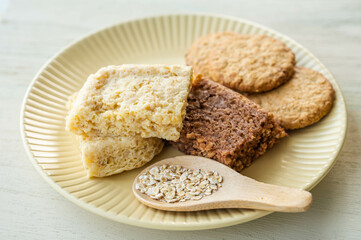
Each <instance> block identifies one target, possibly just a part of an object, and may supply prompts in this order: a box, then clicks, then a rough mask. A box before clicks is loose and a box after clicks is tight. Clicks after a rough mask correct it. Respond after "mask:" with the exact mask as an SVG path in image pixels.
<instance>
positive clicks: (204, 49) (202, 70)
mask: <svg viewBox="0 0 361 240" xmlns="http://www.w3.org/2000/svg"><path fill="white" fill-rule="evenodd" d="M233 35H234V34H233V33H230V32H221V33H212V34H208V35H206V36H203V37H200V38H198V39H196V40H195V41H194V42H193V43H192V45H191V47H190V48H189V50H188V53H187V54H186V57H185V60H186V64H187V65H189V66H192V67H193V73H194V74H195V75H197V74H202V75H203V77H206V78H211V75H212V74H211V73H210V69H209V64H208V60H209V53H210V52H212V51H213V50H214V49H215V48H217V45H218V44H219V43H220V42H223V41H226V39H227V38H229V37H231V36H233Z"/></svg>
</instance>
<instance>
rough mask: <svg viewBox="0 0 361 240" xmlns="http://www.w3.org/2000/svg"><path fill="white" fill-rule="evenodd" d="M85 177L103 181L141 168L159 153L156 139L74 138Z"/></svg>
mask: <svg viewBox="0 0 361 240" xmlns="http://www.w3.org/2000/svg"><path fill="white" fill-rule="evenodd" d="M78 140H79V143H80V152H81V156H82V161H83V165H84V168H85V170H86V171H87V174H88V177H105V176H110V175H113V174H117V173H121V172H123V171H127V170H131V169H134V168H138V167H141V166H143V165H145V164H146V163H147V162H149V161H150V160H152V159H153V157H154V156H155V155H157V154H158V153H160V152H161V151H162V148H163V141H162V140H161V139H159V138H142V137H140V136H132V137H84V136H78Z"/></svg>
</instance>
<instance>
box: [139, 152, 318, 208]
mask: <svg viewBox="0 0 361 240" xmlns="http://www.w3.org/2000/svg"><path fill="white" fill-rule="evenodd" d="M164 164H165V165H179V166H182V167H184V168H188V169H192V170H196V169H201V170H203V171H205V170H209V171H212V170H214V169H217V173H219V175H220V176H222V178H223V182H222V187H220V188H219V189H218V191H217V192H215V193H213V194H212V195H210V196H205V197H203V198H202V199H200V200H198V201H185V202H175V203H167V202H162V201H159V200H155V199H152V198H151V197H149V196H148V195H146V194H144V193H141V192H140V191H139V190H137V189H136V187H135V186H136V184H137V183H139V177H140V176H142V175H143V174H145V173H146V172H147V171H149V170H150V169H151V168H153V167H155V166H157V167H160V166H162V165H164ZM133 193H134V195H135V196H136V198H137V199H138V200H139V201H140V202H142V203H143V204H145V205H147V206H150V207H153V208H156V209H160V210H166V211H201V210H208V209H220V208H250V209H259V210H267V211H276V212H304V211H306V210H307V209H308V208H309V207H310V205H311V202H312V195H311V194H310V193H309V192H307V191H303V190H300V189H295V188H289V187H281V186H276V185H271V184H265V183H261V182H258V181H256V180H253V179H251V178H249V177H246V176H243V175H242V174H239V173H238V172H236V171H234V170H233V169H231V168H229V167H227V166H225V165H223V164H221V163H219V162H217V161H214V160H211V159H209V158H204V157H197V156H190V155H184V156H178V157H173V158H167V159H164V160H161V161H159V162H156V163H154V164H152V165H150V166H149V167H147V168H145V169H144V170H143V171H141V172H140V173H139V175H138V176H137V177H136V178H135V180H134V184H133Z"/></svg>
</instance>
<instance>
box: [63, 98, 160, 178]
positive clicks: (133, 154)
mask: <svg viewBox="0 0 361 240" xmlns="http://www.w3.org/2000/svg"><path fill="white" fill-rule="evenodd" d="M77 96H78V92H76V93H74V94H73V95H71V96H70V97H69V100H68V102H67V105H66V107H67V108H68V110H71V109H72V107H73V104H74V102H75V100H76V98H77ZM90 135H91V136H86V135H77V138H76V139H77V141H78V142H79V146H80V152H81V158H82V162H83V165H84V168H85V170H86V172H87V174H88V177H105V176H110V175H113V174H117V173H121V172H123V171H127V170H131V169H134V168H138V167H141V166H143V165H144V164H146V163H147V162H149V161H150V160H152V159H153V157H154V156H155V155H157V154H158V153H160V152H161V151H162V148H163V145H164V143H163V141H162V140H161V139H160V138H142V137H140V136H132V137H102V136H94V134H90Z"/></svg>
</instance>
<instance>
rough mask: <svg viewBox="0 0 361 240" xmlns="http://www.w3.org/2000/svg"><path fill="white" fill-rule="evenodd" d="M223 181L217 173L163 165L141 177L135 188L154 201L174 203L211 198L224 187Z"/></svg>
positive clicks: (153, 168)
mask: <svg viewBox="0 0 361 240" xmlns="http://www.w3.org/2000/svg"><path fill="white" fill-rule="evenodd" d="M222 181H223V178H222V176H220V175H219V174H218V173H217V172H215V171H209V170H206V171H202V170H201V169H197V170H192V169H188V168H184V167H182V166H179V165H162V166H160V167H157V166H155V167H152V168H151V169H150V170H148V171H147V172H146V173H145V174H143V175H141V176H140V177H139V178H138V183H137V184H136V185H135V188H136V189H137V190H139V191H140V192H141V193H145V194H146V195H148V196H150V197H151V198H153V199H156V200H160V201H163V202H168V203H173V202H184V201H187V200H200V199H202V198H203V197H204V196H209V195H211V194H212V193H214V192H216V191H217V190H218V189H219V188H220V187H221V186H222V184H221V182H222Z"/></svg>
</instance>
